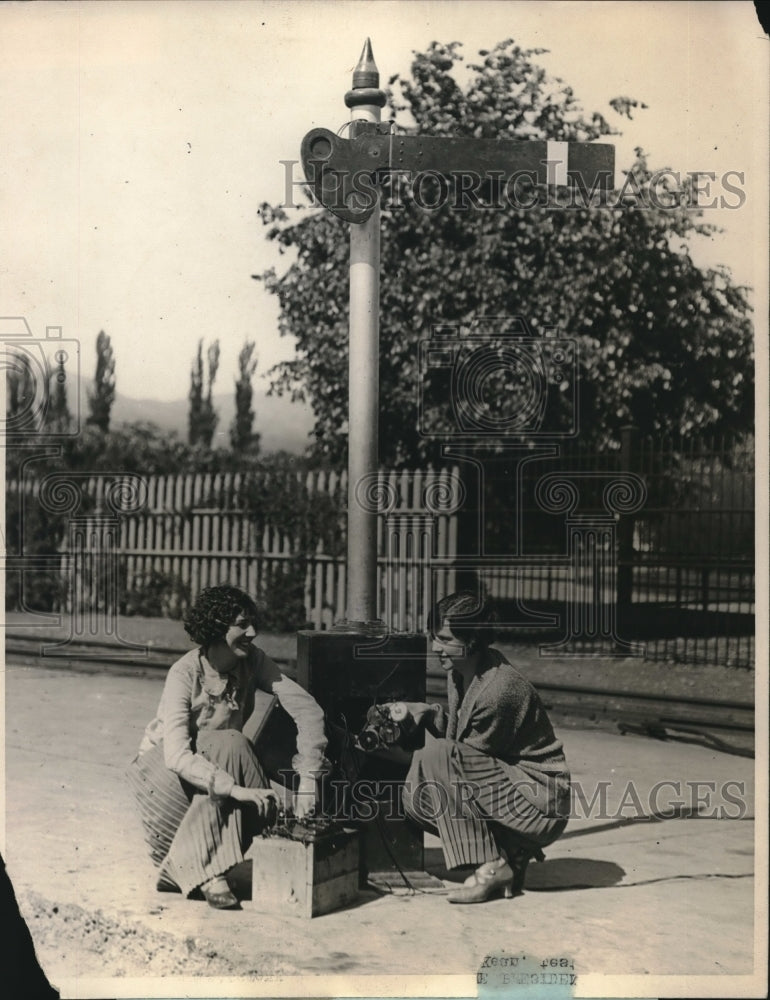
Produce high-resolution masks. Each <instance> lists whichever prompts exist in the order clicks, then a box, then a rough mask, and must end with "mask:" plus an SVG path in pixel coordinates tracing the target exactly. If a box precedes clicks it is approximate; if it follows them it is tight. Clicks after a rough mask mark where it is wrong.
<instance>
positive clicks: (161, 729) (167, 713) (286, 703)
mask: <svg viewBox="0 0 770 1000" xmlns="http://www.w3.org/2000/svg"><path fill="white" fill-rule="evenodd" d="M258 688H259V689H260V690H262V691H268V692H269V693H270V694H273V695H275V696H276V697H277V698H278V701H279V702H280V703H281V705H282V706H283V708H284V709H286V711H287V712H288V713H289V715H290V716H291V717H292V718H293V719H294V722H295V723H296V726H297V755H296V756H295V758H294V761H293V765H294V769H295V770H296V771H297V772H298V773H299V774H300V776H302V777H305V776H307V777H310V776H312V775H314V774H315V773H316V772H318V771H320V770H321V769H322V766H323V753H324V750H325V749H326V736H325V734H324V715H323V709H322V708H321V707H320V705H319V704H318V702H317V701H316V700H315V698H313V697H312V695H310V694H308V692H307V691H305V689H304V688H303V687H300V685H299V684H296V683H295V682H294V681H292V680H291V679H290V678H288V677H286V676H285V675H284V674H282V673H281V671H280V670H279V669H278V666H277V665H276V664H275V662H274V661H273V660H271V659H270V657H269V656H268V655H267V654H266V653H265V651H264V650H262V649H259V648H258V647H257V646H253V647H252V650H251V651H250V653H249V656H248V658H246V659H244V660H243V661H241V662H239V663H238V664H237V666H236V667H235V668H234V670H233V671H232V672H231V673H230V674H220V673H218V671H216V670H215V669H214V668H213V667H212V666H211V664H210V663H209V662H208V660H207V659H206V657H205V655H204V654H203V651H202V650H201V649H191V650H190V651H189V652H188V653H185V655H184V656H182V657H181V658H180V659H178V660H177V661H176V663H174V664H173V665H172V666H171V667H170V668H169V672H168V674H167V676H166V683H165V685H164V687H163V694H162V695H161V698H160V703H159V705H158V710H157V713H156V715H155V718H154V719H153V720H152V722H151V723H150V724H149V725H148V726H147V728H146V729H145V732H144V737H143V739H142V742H141V744H140V746H139V755H140V756H141V755H142V754H143V753H146V752H147V751H148V750H150V749H152V747H154V746H157V745H158V744H159V743H161V742H162V743H163V755H164V760H165V763H166V767H168V768H170V769H171V770H172V771H174V772H175V773H176V774H178V775H179V777H180V778H183V779H184V780H185V781H188V782H189V783H190V784H191V785H193V786H194V787H196V788H199V789H201V790H202V791H208V792H209V793H210V794H213V795H215V796H217V797H220V796H221V797H225V796H228V795H229V794H230V793H231V792H232V789H233V787H234V785H235V782H234V780H233V778H232V776H231V775H229V774H228V773H227V772H226V771H223V770H222V769H221V768H219V767H217V766H216V765H215V764H212V763H211V762H210V761H208V760H206V758H205V757H203V756H202V755H201V754H198V753H196V752H195V742H196V736H197V734H198V732H200V731H201V730H210V729H236V730H238V732H241V731H242V730H243V726H244V724H245V722H246V721H247V720H248V718H249V716H250V715H251V713H252V712H253V711H254V694H255V691H256V690H257V689H258Z"/></svg>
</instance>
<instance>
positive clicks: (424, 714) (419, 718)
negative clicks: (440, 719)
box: [401, 701, 436, 726]
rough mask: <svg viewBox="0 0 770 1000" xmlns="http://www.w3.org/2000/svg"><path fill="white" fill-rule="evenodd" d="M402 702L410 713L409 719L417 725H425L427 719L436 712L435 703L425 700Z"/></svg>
mask: <svg viewBox="0 0 770 1000" xmlns="http://www.w3.org/2000/svg"><path fill="white" fill-rule="evenodd" d="M401 704H402V705H403V706H404V708H405V709H406V710H407V712H408V713H409V714H408V716H407V719H408V720H409V721H410V722H412V723H413V724H414V725H415V726H422V725H424V724H425V721H426V719H428V718H429V717H430V716H432V715H435V712H436V706H435V705H428V704H426V703H425V702H424V701H402V702H401Z"/></svg>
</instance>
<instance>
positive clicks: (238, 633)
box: [224, 611, 257, 660]
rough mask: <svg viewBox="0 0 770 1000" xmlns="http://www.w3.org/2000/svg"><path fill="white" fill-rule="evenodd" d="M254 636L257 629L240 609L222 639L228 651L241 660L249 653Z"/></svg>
mask: <svg viewBox="0 0 770 1000" xmlns="http://www.w3.org/2000/svg"><path fill="white" fill-rule="evenodd" d="M256 637H257V629H256V625H255V624H254V621H253V620H252V619H251V617H250V616H249V615H247V614H246V613H245V612H243V611H241V612H240V613H239V614H238V617H237V618H236V619H235V621H234V622H233V623H232V625H230V626H229V628H228V629H227V632H225V638H224V641H225V644H226V645H227V648H228V649H229V650H230V652H231V653H232V654H233V655H234V656H235V657H236V658H237V659H238V660H243V659H245V658H246V657H247V656H248V655H249V652H250V651H251V645H252V643H253V642H254V639H255V638H256Z"/></svg>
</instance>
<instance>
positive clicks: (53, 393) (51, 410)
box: [43, 363, 72, 435]
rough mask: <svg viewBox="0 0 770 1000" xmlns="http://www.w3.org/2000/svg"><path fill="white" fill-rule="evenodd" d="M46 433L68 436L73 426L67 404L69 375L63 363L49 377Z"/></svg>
mask: <svg viewBox="0 0 770 1000" xmlns="http://www.w3.org/2000/svg"><path fill="white" fill-rule="evenodd" d="M43 424H44V433H47V434H56V435H58V434H66V433H67V432H68V431H69V429H70V427H71V425H72V414H71V413H70V408H69V404H68V402H67V374H66V372H65V370H64V364H63V363H57V365H56V367H55V368H54V369H53V370H52V371H51V372H50V373H49V376H48V406H47V407H46V410H45V414H44V417H43Z"/></svg>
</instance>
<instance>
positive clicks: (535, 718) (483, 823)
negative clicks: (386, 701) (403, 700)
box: [404, 592, 570, 903]
mask: <svg viewBox="0 0 770 1000" xmlns="http://www.w3.org/2000/svg"><path fill="white" fill-rule="evenodd" d="M493 620H494V613H493V610H492V608H491V605H490V604H489V602H488V601H486V600H479V598H478V596H477V595H476V594H474V593H471V592H460V593H457V594H451V595H450V596H448V597H445V598H444V599H443V600H441V601H439V602H438V604H437V605H436V607H435V608H434V610H433V612H432V615H431V621H430V623H429V627H430V630H431V633H432V649H433V652H434V653H436V654H437V655H438V658H439V661H440V663H441V666H442V668H443V669H444V670H445V671H446V674H447V694H448V711H447V712H445V711H444V710H443V709H442V708H441V707H440V706H439V705H426V704H423V703H412V704H408V705H407V708H408V709H409V711H410V713H411V715H412V718H413V720H414V723H415V724H416V725H421V726H424V727H425V730H426V732H427V733H428V734H430V735H428V736H427V737H426V742H425V747H424V749H422V750H418V751H417V752H416V753H415V754H414V757H413V758H412V764H411V768H410V770H409V774H408V775H407V778H406V783H405V787H404V806H405V810H406V813H407V815H409V816H411V817H412V818H413V819H414V820H415V821H416V822H418V823H419V824H420V825H421V826H423V827H425V828H426V829H429V830H432V831H433V832H436V833H438V835H439V836H440V838H441V845H442V848H443V851H444V858H445V861H446V865H447V868H449V869H457V868H463V867H466V866H474V867H475V871H474V872H472V874H471V875H470V876H469V878H468V879H466V881H465V884H464V885H463V886H462V887H461V888H459V889H457V890H455V891H453V892H450V894H449V901H450V902H452V903H482V902H485V901H486V900H488V899H492V898H494V897H495V896H499V895H504V896H515V895H518V894H519V893H520V892H521V890H522V887H523V883H524V874H525V871H526V867H527V863H528V862H529V860H530V858H531V857H542V851H541V849H542V848H543V847H545V846H547V845H548V844H551V843H553V841H554V840H556V839H557V837H559V836H560V835H561V834H562V832H563V831H564V828H565V826H566V825H567V816H568V814H569V805H570V776H569V771H568V770H567V765H566V761H565V758H564V751H563V748H562V744H561V742H560V741H559V740H557V739H556V737H555V736H554V732H553V729H552V728H551V723H550V722H549V720H548V716H547V715H546V712H545V709H544V708H543V704H542V702H541V701H540V698H539V696H538V694H537V692H536V691H535V689H534V688H533V687H532V685H531V684H530V683H529V681H527V680H526V679H525V678H524V677H523V676H522V675H521V674H520V673H519V672H518V671H517V670H516V669H514V667H513V666H511V664H510V663H509V662H508V661H507V660H506V659H505V657H504V656H503V655H502V653H500V652H499V651H498V650H496V649H493V648H491V642H492V641H493V640H494V630H493Z"/></svg>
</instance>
